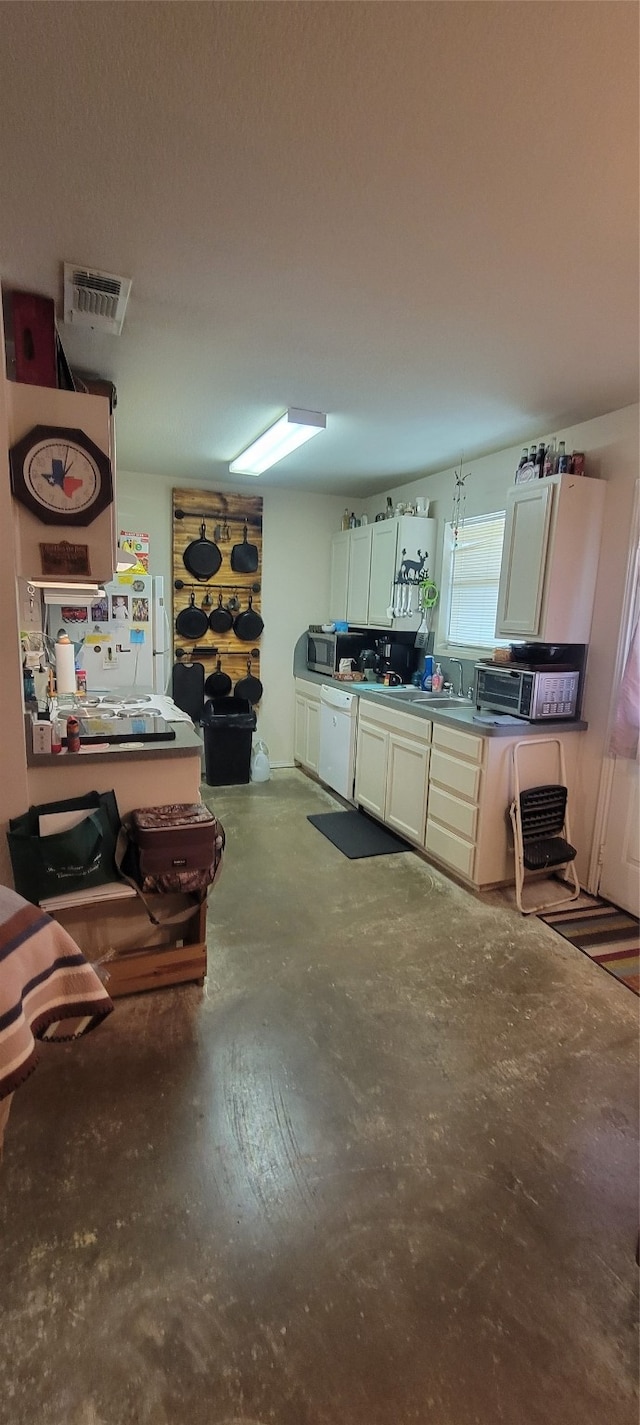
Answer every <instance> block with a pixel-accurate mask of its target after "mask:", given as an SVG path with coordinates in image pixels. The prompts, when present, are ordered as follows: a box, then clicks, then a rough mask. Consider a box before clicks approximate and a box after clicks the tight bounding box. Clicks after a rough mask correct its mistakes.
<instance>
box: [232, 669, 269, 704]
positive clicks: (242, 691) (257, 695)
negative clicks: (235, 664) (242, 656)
mask: <svg viewBox="0 0 640 1425" xmlns="http://www.w3.org/2000/svg"><path fill="white" fill-rule="evenodd" d="M233 693H234V697H236V698H246V699H247V701H248V702H250V703H251V704H252V706H255V704H256V703H259V702H260V699H261V697H262V693H263V688H262V683H261V682H260V679H259V678H254V676H253V674H252V672H251V659H250V658H247V676H246V678H240V680H239V682H238V683H236V686H235V688H234V690H233Z"/></svg>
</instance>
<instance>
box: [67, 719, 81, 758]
mask: <svg viewBox="0 0 640 1425" xmlns="http://www.w3.org/2000/svg"><path fill="white" fill-rule="evenodd" d="M79 751H80V723H79V722H78V719H77V717H73V716H71V717H68V718H67V752H79Z"/></svg>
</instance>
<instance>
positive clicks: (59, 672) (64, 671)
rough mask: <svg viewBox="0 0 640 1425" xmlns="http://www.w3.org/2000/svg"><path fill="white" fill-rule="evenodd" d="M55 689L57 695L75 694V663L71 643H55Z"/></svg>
mask: <svg viewBox="0 0 640 1425" xmlns="http://www.w3.org/2000/svg"><path fill="white" fill-rule="evenodd" d="M56 689H57V691H58V692H59V693H75V690H76V663H75V651H74V647H73V644H72V643H56Z"/></svg>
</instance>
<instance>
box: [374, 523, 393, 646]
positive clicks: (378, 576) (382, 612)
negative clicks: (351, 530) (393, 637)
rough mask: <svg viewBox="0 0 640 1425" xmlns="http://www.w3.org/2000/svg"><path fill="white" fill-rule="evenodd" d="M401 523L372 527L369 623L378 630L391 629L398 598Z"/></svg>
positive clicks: (381, 524)
mask: <svg viewBox="0 0 640 1425" xmlns="http://www.w3.org/2000/svg"><path fill="white" fill-rule="evenodd" d="M397 534H398V521H397V520H379V521H378V523H377V524H374V525H372V526H371V577H370V579H369V623H370V624H372V625H373V627H374V628H389V627H390V626H391V623H392V617H390V616H389V615H388V614H387V609H388V608H392V607H393V601H394V596H395V592H396V591H395V588H394V583H393V580H394V575H395V572H396V540H397Z"/></svg>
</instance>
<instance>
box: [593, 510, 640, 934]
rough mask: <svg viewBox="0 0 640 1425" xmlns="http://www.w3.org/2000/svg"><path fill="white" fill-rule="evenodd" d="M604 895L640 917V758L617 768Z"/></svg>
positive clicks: (629, 592) (631, 578)
mask: <svg viewBox="0 0 640 1425" xmlns="http://www.w3.org/2000/svg"><path fill="white" fill-rule="evenodd" d="M639 502H640V486H638V487H637V488H636V500H635V508H634V514H633V522H632V549H631V556H630V559H629V565H628V570H627V585H626V592H625V601H624V614H623V629H624V634H623V640H624V643H623V647H622V648H621V649H620V650H619V654H620V655H621V656H620V677H622V676H623V675H624V670H625V668H627V666H628V658H629V650H630V648H631V643H632V638H633V634H634V632H635V630H636V629H637V627H638V619H639V618H640V545H639V532H640V531H639V524H640V515H639V513H638V511H639ZM628 705H630V706H632V707H635V708H637V692H636V691H635V687H634V684H632V685H631V689H630V693H629V695H628ZM598 890H599V892H600V895H602V896H605V897H606V899H607V900H611V901H613V902H614V904H615V905H619V906H622V907H623V908H624V910H628V911H629V913H630V914H631V915H638V914H639V913H640V765H639V763H638V759H637V758H633V757H616V758H615V760H614V764H613V775H612V782H611V799H610V802H609V810H608V813H607V820H606V824H605V828H604V845H603V849H602V869H601V872H600V880H599V884H598Z"/></svg>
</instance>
